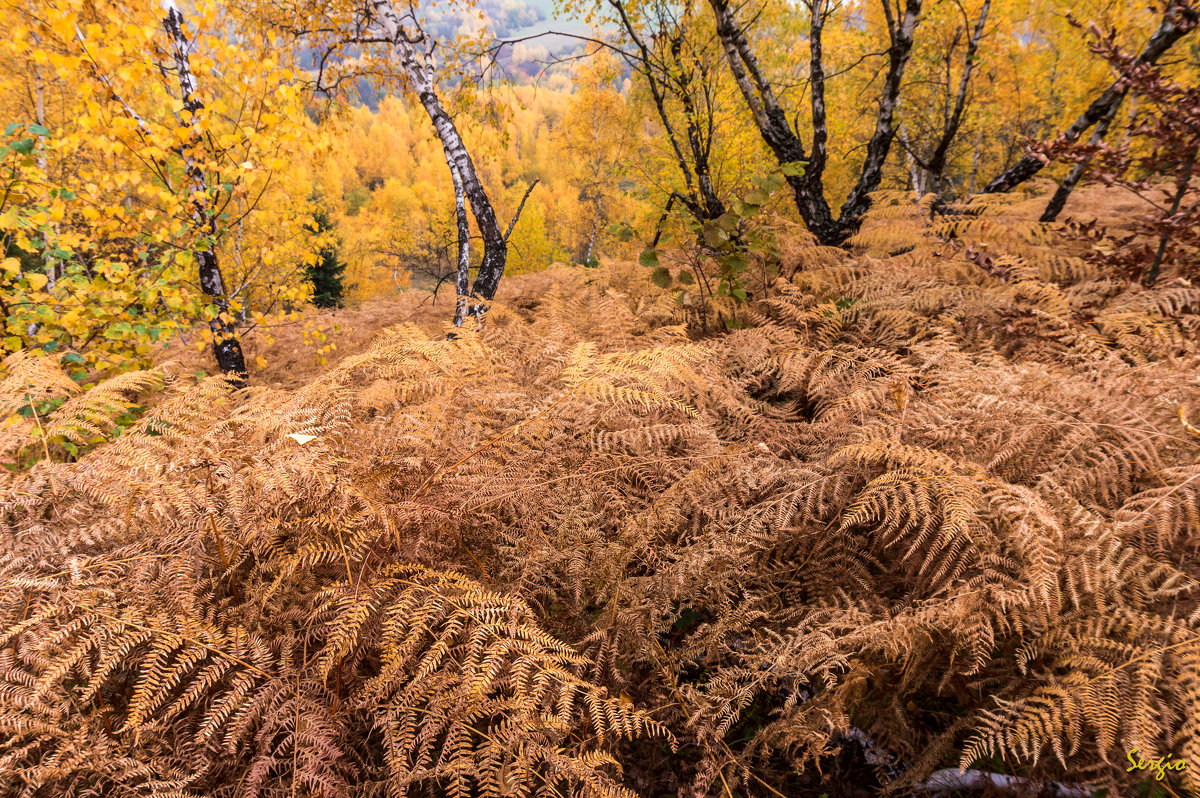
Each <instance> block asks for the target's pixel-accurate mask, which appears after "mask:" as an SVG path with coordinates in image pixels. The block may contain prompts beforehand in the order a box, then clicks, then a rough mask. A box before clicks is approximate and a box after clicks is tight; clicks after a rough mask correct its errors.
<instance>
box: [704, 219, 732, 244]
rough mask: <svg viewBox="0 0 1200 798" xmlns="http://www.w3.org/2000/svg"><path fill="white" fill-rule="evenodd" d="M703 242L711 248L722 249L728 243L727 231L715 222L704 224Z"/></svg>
mask: <svg viewBox="0 0 1200 798" xmlns="http://www.w3.org/2000/svg"><path fill="white" fill-rule="evenodd" d="M704 243H705V244H708V245H709V246H710V247H712V248H713V249H723V248H725V247H726V246H727V245H728V244H729V233H726V232H725V231H724V230H722V229H721V227H720V226H719V225H716V224H706V225H705V226H704Z"/></svg>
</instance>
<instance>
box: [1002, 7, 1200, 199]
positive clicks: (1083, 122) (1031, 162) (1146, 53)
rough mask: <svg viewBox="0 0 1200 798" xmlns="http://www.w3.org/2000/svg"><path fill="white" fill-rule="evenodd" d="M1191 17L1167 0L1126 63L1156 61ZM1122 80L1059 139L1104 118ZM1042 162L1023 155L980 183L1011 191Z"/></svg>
mask: <svg viewBox="0 0 1200 798" xmlns="http://www.w3.org/2000/svg"><path fill="white" fill-rule="evenodd" d="M1177 15H1179V16H1182V17H1183V18H1184V20H1185V22H1186V23H1187V24H1184V25H1180V24H1179V21H1178V20H1177ZM1195 19H1196V12H1194V11H1192V10H1191V9H1190V8H1187V7H1185V6H1181V5H1180V4H1179V3H1177V2H1170V3H1169V4H1168V6H1167V10H1166V13H1165V14H1164V16H1163V21H1162V22H1161V23H1160V24H1159V26H1158V29H1157V30H1156V31H1154V35H1152V36H1151V37H1150V40H1149V41H1148V42H1146V46H1145V47H1144V48H1142V51H1141V52H1140V53H1139V54H1138V56H1137V58H1135V59H1134V60H1133V63H1132V64H1131V65H1130V66H1131V67H1132V68H1136V67H1139V66H1142V65H1149V64H1154V63H1155V62H1157V61H1158V59H1159V58H1160V57H1161V56H1162V55H1163V53H1165V52H1167V51H1168V50H1170V49H1171V47H1172V46H1173V45H1174V44H1175V42H1177V41H1179V40H1180V39H1182V38H1183V37H1184V36H1186V35H1187V34H1188V32H1190V31H1191V30H1192V27H1193V25H1194V23H1195ZM1122 81H1123V79H1122V78H1118V79H1117V80H1115V81H1113V83H1112V85H1111V86H1109V87H1108V88H1107V89H1105V90H1104V92H1103V93H1102V94H1101V95H1100V96H1099V97H1097V98H1096V99H1095V100H1093V101H1092V104H1091V105H1089V106H1088V107H1087V109H1086V110H1085V111H1084V112H1083V113H1082V114H1080V115H1079V118H1078V119H1076V120H1075V121H1074V122H1072V123H1071V126H1070V127H1068V128H1067V129H1066V130H1064V131H1063V132H1062V133H1061V134H1060V135H1059V140H1060V141H1062V142H1067V143H1069V142H1072V141H1075V140H1076V139H1078V138H1079V137H1080V136H1082V135H1083V133H1084V131H1086V130H1087V129H1088V128H1090V127H1091V126H1092V125H1095V124H1097V123H1098V122H1099V121H1100V120H1102V119H1104V117H1105V116H1107V115H1108V113H1109V111H1110V110H1111V109H1112V107H1113V104H1114V103H1116V104H1120V101H1121V99H1122V98H1123V97H1124V95H1125V89H1124V88H1123V87H1122ZM1045 166H1046V163H1045V162H1044V161H1042V160H1041V159H1040V158H1035V157H1034V156H1032V155H1027V156H1025V157H1024V158H1022V159H1021V160H1019V161H1017V162H1016V163H1015V164H1013V165H1012V166H1011V167H1009V168H1008V169H1006V170H1005V171H1004V172H1003V173H1002V174H1000V175H999V176H997V177H996V178H995V179H993V180H992V182H990V183H988V184H987V186H986V187H984V189H983V193H984V194H995V193H997V192H1002V191H1011V190H1012V189H1014V188H1016V187H1017V186H1019V185H1020V184H1022V183H1024V182H1025V181H1026V180H1029V179H1030V178H1031V177H1033V176H1034V175H1036V174H1037V173H1038V172H1040V171H1042V169H1043V168H1044V167H1045Z"/></svg>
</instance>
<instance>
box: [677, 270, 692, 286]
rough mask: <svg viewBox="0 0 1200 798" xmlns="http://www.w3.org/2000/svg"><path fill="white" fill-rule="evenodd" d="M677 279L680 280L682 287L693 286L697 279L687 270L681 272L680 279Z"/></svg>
mask: <svg viewBox="0 0 1200 798" xmlns="http://www.w3.org/2000/svg"><path fill="white" fill-rule="evenodd" d="M676 279H678V280H679V282H680V284H682V285H691V284H692V283H694V282H696V278H695V277H693V276H692V273H691V272H689V271H688V270H687V269H684V270H683V271H681V272H680V273H679V277H678V278H676Z"/></svg>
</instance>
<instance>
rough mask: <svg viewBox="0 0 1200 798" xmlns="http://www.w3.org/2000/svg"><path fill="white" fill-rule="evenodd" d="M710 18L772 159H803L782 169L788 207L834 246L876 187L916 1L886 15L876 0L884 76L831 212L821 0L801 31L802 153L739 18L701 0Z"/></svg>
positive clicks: (714, 1) (721, 1)
mask: <svg viewBox="0 0 1200 798" xmlns="http://www.w3.org/2000/svg"><path fill="white" fill-rule="evenodd" d="M709 5H710V6H711V7H712V10H713V14H714V16H715V18H716V27H717V36H718V37H719V38H720V40H721V46H722V49H723V50H724V51H725V57H726V60H727V61H728V63H729V70H730V72H731V73H732V74H733V78H734V81H735V82H736V83H737V85H738V89H739V90H740V91H741V93H742V97H743V98H744V99H745V101H746V104H747V105H748V106H749V108H750V112H751V115H752V116H753V117H754V122H755V124H756V126H757V127H758V131H759V135H761V136H762V139H763V141H764V142H765V143H766V145H767V146H768V147H769V148H770V149H771V152H773V153H774V154H775V158H776V160H777V161H778V162H779V163H780V164H785V163H792V162H796V161H805V162H807V165H806V168H805V172H804V174H802V175H789V176H788V177H787V181H788V185H789V186H790V187H791V189H792V195H793V197H794V198H795V202H796V209H797V210H798V211H799V212H800V216H801V218H802V219H803V220H804V223H805V225H806V226H807V227H808V229H809V231H810V232H811V233H812V234H813V235H814V236H815V237H816V238H817V240H818V241H820V242H821V243H822V244H827V245H838V244H841V243H843V242H844V241H845V240H846V238H847V237H849V235H850V234H851V233H852V232H854V230H855V229H857V227H858V225H859V223H860V222H861V221H862V217H863V214H864V213H866V211H867V209H868V208H869V207H870V200H869V198H868V195H869V194H870V193H871V192H872V191H874V190H875V189H877V188H878V187H879V183H880V180H881V179H882V178H883V166H884V164H885V163H886V162H887V156H888V152H889V150H890V148H891V144H892V139H893V138H894V137H895V134H896V131H895V126H894V124H893V120H894V118H895V114H896V104H897V101H898V99H899V96H900V85H901V82H902V80H903V77H904V68H905V66H906V65H907V63H908V58H909V55H910V54H911V52H912V44H913V30H914V29H915V27H916V24H917V17H918V16H919V15H920V13H921V0H907V3H906V5H905V9H904V15H903V17H901V18H900V19H899V20H896V19H895V18H894V14H893V13H892V8H891V5H890V0H884V2H883V7H884V12H885V14H886V15H887V19H888V30H889V33H890V35H891V47H890V48H889V49H888V70H887V75H886V76H885V78H884V87H883V91H882V93H881V95H880V98H879V108H878V111H877V113H876V118H875V131H874V133H873V134H872V135H871V140H870V141H869V142H868V144H867V156H866V159H865V160H864V161H863V165H862V170H861V172H860V173H859V178H858V181H857V183H856V184H855V186H854V188H853V189H852V190H851V192H850V194H849V196H847V198H846V201H845V203H844V204H843V205H842V208H841V211H840V213H839V215H838V217H837V218H836V219H835V218H834V216H833V212H832V210H831V209H830V206H829V202H828V201H827V200H826V199H825V186H824V181H823V180H822V174H823V171H824V167H825V158H826V155H825V152H826V141H827V139H828V135H829V131H828V123H827V121H826V112H825V72H824V63H823V50H822V46H823V45H822V34H823V31H824V16H825V6H824V3H823V2H822V0H813V3H812V5H811V9H812V25H811V27H810V30H809V44H810V47H811V52H810V59H809V60H810V65H809V67H810V72H811V78H812V111H813V128H814V133H813V154H812V156H811V157H808V156H807V155H806V153H805V149H804V144H803V142H801V141H800V137H799V136H798V135H797V134H796V132H795V131H794V130H793V129H792V126H791V123H790V122H789V121H788V116H787V112H786V111H785V110H784V109H783V107H782V106H781V105H780V104H779V101H778V99H777V98H776V96H775V91H774V88H773V87H772V86H771V83H770V81H768V80H767V79H766V77H765V76H764V75H763V72H762V69H761V68H760V67H759V64H758V59H757V57H756V56H755V55H754V51H753V50H752V49H751V47H750V43H749V40H748V39H747V38H746V32H745V29H744V28H743V27H742V26H741V24H739V22H738V21H737V18H736V16H735V14H734V11H733V9H732V8H731V7H730V5H729V2H728V0H709Z"/></svg>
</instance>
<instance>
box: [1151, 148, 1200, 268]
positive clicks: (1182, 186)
mask: <svg viewBox="0 0 1200 798" xmlns="http://www.w3.org/2000/svg"><path fill="white" fill-rule="evenodd" d="M1196 151H1197V148H1196V147H1192V151H1191V152H1190V153H1188V158H1187V161H1186V162H1185V163H1184V165H1183V170H1182V171H1181V172H1180V173H1179V187H1178V188H1177V189H1176V191H1175V199H1174V200H1173V201H1172V202H1171V210H1170V212H1169V213H1168V214H1167V216H1166V218H1165V219H1164V221H1169V220H1170V219H1171V217H1172V216H1174V215H1175V214H1177V213H1179V206H1180V205H1181V204H1183V197H1184V195H1185V194H1187V190H1188V184H1189V183H1191V182H1192V169H1194V168H1195V166H1196ZM1169 237H1170V234H1169V230H1163V233H1162V236H1161V237H1160V238H1159V239H1158V251H1157V252H1155V253H1154V262H1153V263H1151V264H1150V270H1149V271H1148V272H1146V285H1148V286H1151V285H1154V283H1155V282H1156V281H1157V280H1158V273H1159V270H1160V269H1161V268H1162V262H1163V257H1164V256H1165V255H1166V254H1167V239H1168V238H1169Z"/></svg>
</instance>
